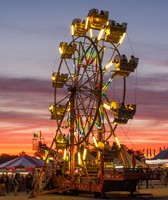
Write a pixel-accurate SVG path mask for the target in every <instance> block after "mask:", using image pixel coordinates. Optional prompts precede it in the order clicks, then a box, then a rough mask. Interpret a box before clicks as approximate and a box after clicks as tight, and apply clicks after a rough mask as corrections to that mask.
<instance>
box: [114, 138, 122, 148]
mask: <svg viewBox="0 0 168 200" xmlns="http://www.w3.org/2000/svg"><path fill="white" fill-rule="evenodd" d="M114 139H115V141H116V143H117V146H118V147H119V148H121V145H120V143H119V140H118V138H117V137H114Z"/></svg>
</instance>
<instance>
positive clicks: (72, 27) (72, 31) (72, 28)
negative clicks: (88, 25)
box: [71, 25, 74, 35]
mask: <svg viewBox="0 0 168 200" xmlns="http://www.w3.org/2000/svg"><path fill="white" fill-rule="evenodd" d="M71 35H74V26H73V25H71Z"/></svg>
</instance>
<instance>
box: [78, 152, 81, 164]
mask: <svg viewBox="0 0 168 200" xmlns="http://www.w3.org/2000/svg"><path fill="white" fill-rule="evenodd" d="M78 164H79V165H81V164H82V161H81V155H80V152H78Z"/></svg>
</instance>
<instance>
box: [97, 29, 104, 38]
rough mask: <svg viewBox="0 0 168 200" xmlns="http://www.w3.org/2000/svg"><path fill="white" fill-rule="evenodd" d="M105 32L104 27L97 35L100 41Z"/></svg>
mask: <svg viewBox="0 0 168 200" xmlns="http://www.w3.org/2000/svg"><path fill="white" fill-rule="evenodd" d="M103 33H104V29H101V30H100V32H99V35H98V36H97V40H98V41H99V40H100V39H101V37H102V35H103Z"/></svg>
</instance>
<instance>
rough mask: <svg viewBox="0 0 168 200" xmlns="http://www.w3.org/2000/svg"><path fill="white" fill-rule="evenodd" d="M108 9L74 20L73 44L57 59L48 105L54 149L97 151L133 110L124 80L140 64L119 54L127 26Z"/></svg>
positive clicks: (65, 45) (62, 45)
mask: <svg viewBox="0 0 168 200" xmlns="http://www.w3.org/2000/svg"><path fill="white" fill-rule="evenodd" d="M108 17H109V12H108V11H100V12H99V10H97V9H92V10H90V11H89V13H88V15H87V17H86V19H85V20H81V19H78V18H77V19H74V20H73V22H72V24H71V35H72V41H71V42H69V43H68V42H61V43H60V46H59V50H60V54H61V58H60V63H59V64H58V67H57V71H56V72H54V73H53V74H52V86H53V89H54V104H53V105H51V106H50V107H49V110H50V112H51V119H52V120H55V121H56V127H57V128H56V133H55V136H54V139H55V142H56V148H58V149H64V148H66V147H67V146H78V147H79V146H80V145H85V146H89V145H94V146H95V147H99V148H101V146H104V144H105V142H106V141H108V140H110V138H111V136H113V137H114V141H115V142H116V144H117V147H118V148H120V143H119V141H118V139H117V137H116V135H115V130H116V128H117V126H118V124H126V123H127V122H128V120H129V119H132V118H133V116H134V114H135V112H136V105H135V104H132V103H130V102H128V103H127V99H126V98H127V95H126V91H127V84H126V83H127V79H128V78H129V75H130V73H133V72H134V71H135V69H136V68H137V65H138V58H136V57H134V56H133V55H130V59H129V60H128V59H127V57H126V56H125V55H124V54H123V53H122V54H121V53H120V51H119V47H120V44H121V43H122V41H123V39H124V37H125V34H126V29H127V23H122V24H119V23H116V21H114V20H109V19H108Z"/></svg>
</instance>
